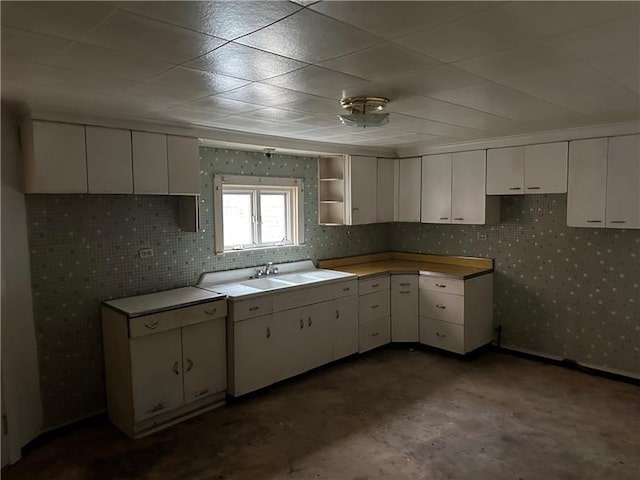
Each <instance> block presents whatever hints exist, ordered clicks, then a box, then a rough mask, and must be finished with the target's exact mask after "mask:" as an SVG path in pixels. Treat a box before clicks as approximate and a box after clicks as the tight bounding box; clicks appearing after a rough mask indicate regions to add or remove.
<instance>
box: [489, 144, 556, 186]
mask: <svg viewBox="0 0 640 480" xmlns="http://www.w3.org/2000/svg"><path fill="white" fill-rule="evenodd" d="M567 151H568V143H567V142H556V143H544V144H539V145H527V146H525V147H508V148H496V149H489V150H488V151H487V195H519V194H522V193H531V194H535V193H565V192H566V191H567Z"/></svg>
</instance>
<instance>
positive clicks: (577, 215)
mask: <svg viewBox="0 0 640 480" xmlns="http://www.w3.org/2000/svg"><path fill="white" fill-rule="evenodd" d="M606 192H607V139H606V138H595V139H590V140H576V141H574V142H571V144H570V146H569V186H568V193H567V225H568V226H570V227H604V226H605V223H604V220H605V202H606V194H607V193H606Z"/></svg>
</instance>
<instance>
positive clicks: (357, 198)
mask: <svg viewBox="0 0 640 480" xmlns="http://www.w3.org/2000/svg"><path fill="white" fill-rule="evenodd" d="M350 163H351V171H350V195H351V225H362V224H366V223H375V222H376V217H377V215H378V207H377V199H376V197H377V193H376V186H377V185H378V169H377V168H376V167H377V159H376V158H375V157H357V156H352V157H351V162H350Z"/></svg>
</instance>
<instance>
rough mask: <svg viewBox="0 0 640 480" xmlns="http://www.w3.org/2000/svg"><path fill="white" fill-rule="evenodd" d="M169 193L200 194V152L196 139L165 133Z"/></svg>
mask: <svg viewBox="0 0 640 480" xmlns="http://www.w3.org/2000/svg"><path fill="white" fill-rule="evenodd" d="M167 164H168V170H169V193H170V194H172V195H199V194H200V152H199V150H198V139H197V138H191V137H177V136H175V135H167Z"/></svg>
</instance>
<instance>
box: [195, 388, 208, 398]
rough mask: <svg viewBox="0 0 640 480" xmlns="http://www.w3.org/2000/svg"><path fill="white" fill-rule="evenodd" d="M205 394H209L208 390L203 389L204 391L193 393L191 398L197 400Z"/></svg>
mask: <svg viewBox="0 0 640 480" xmlns="http://www.w3.org/2000/svg"><path fill="white" fill-rule="evenodd" d="M207 393H209V389H208V388H205V389H204V390H200V391H199V392H196V393H194V394H193V396H194V397H196V398H198V397H201V396H203V395H206V394H207Z"/></svg>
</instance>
